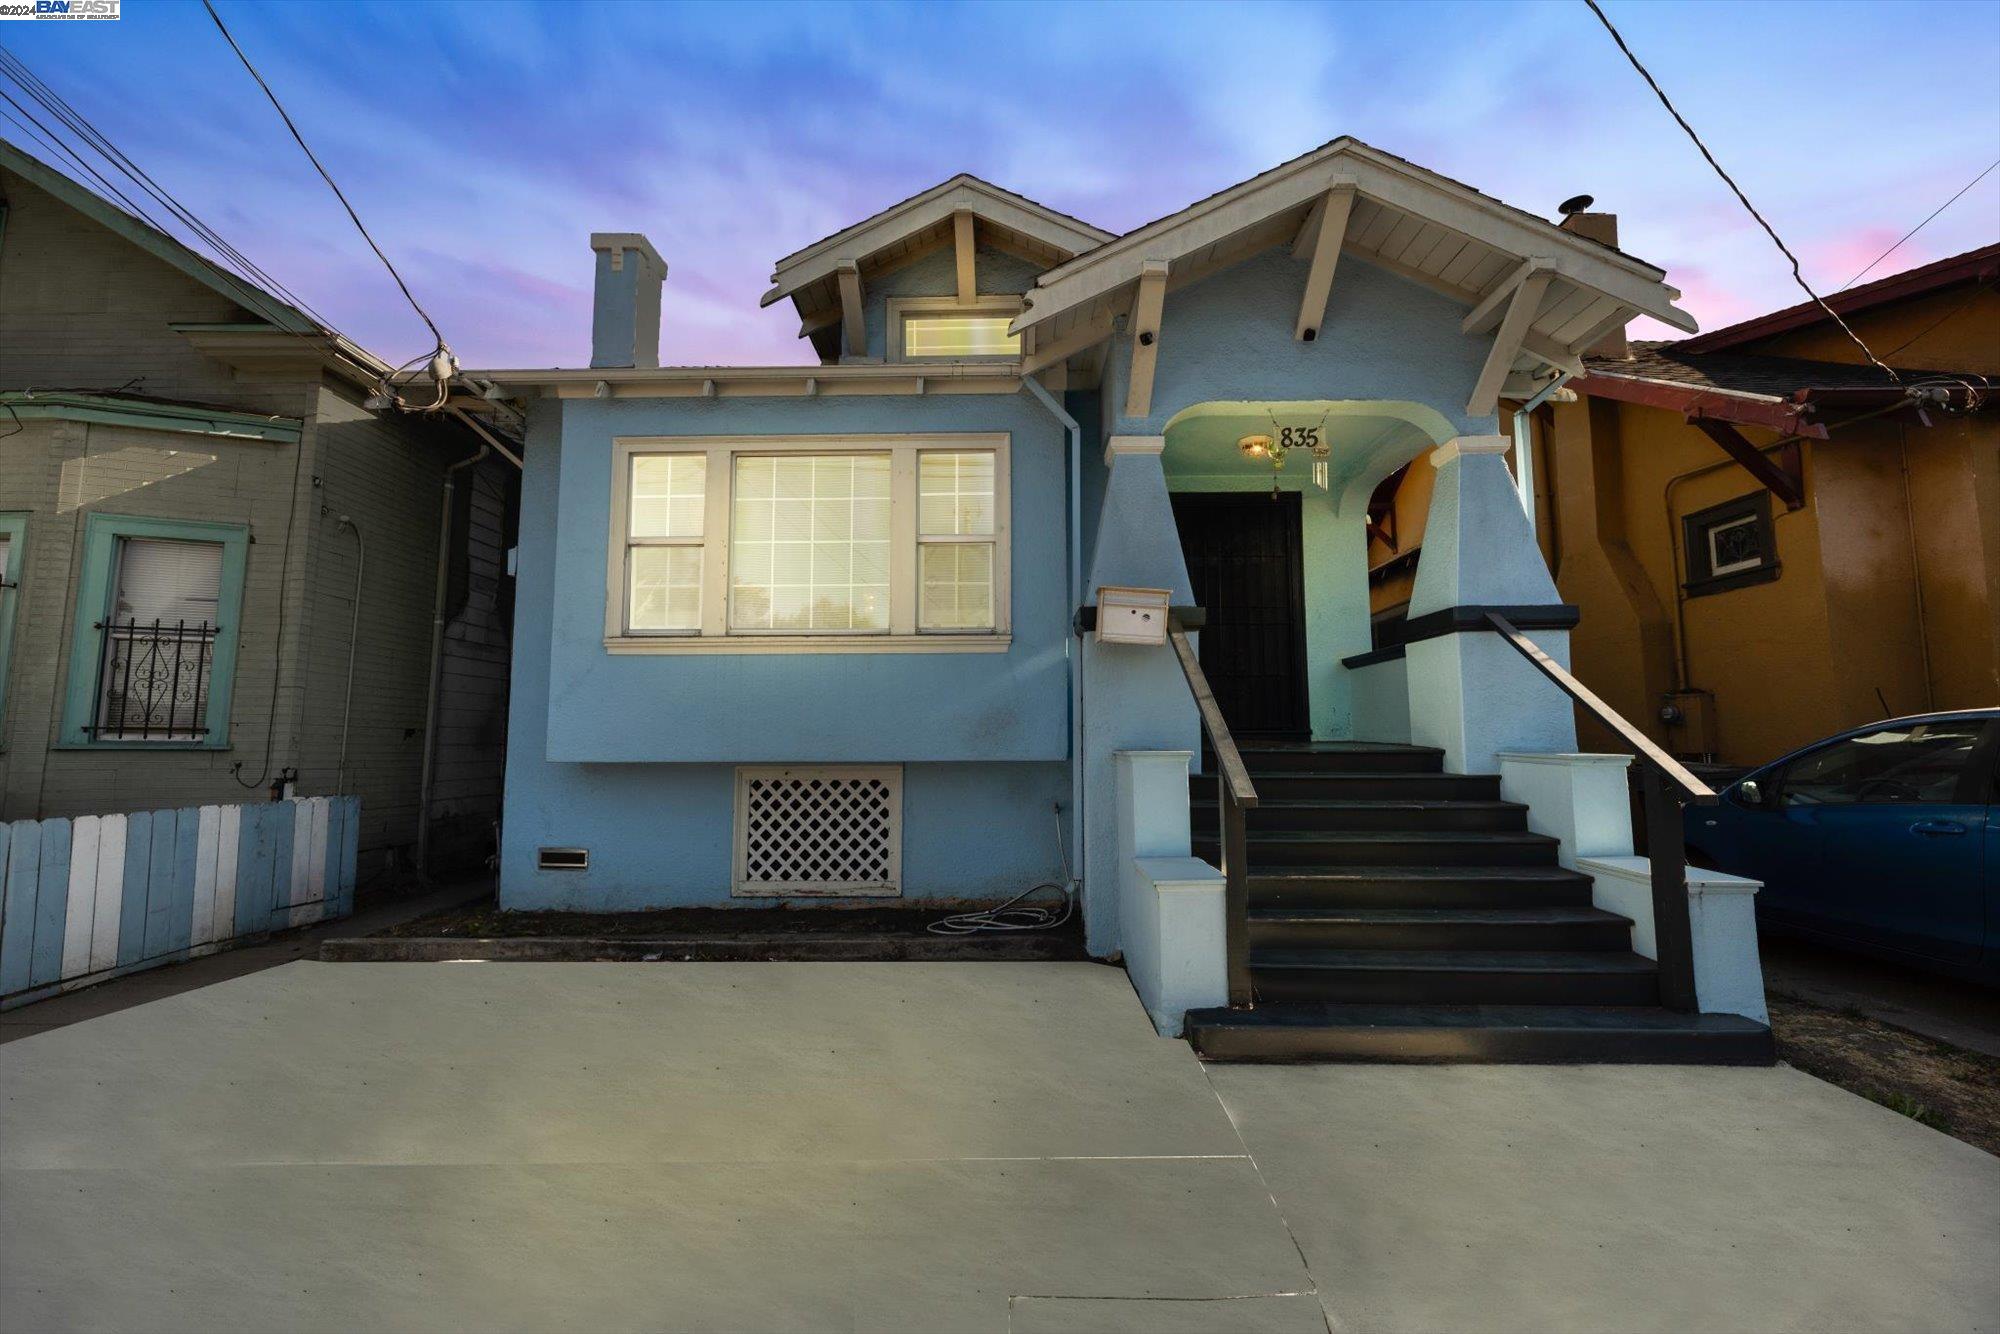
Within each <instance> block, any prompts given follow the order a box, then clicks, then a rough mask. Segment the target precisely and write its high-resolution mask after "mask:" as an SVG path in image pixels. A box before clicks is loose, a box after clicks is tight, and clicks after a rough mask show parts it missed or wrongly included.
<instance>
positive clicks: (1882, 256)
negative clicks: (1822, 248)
mask: <svg viewBox="0 0 2000 1334" xmlns="http://www.w3.org/2000/svg"><path fill="white" fill-rule="evenodd" d="M1995 167H2000V158H1995V159H1993V161H1991V162H1989V163H1987V164H1986V170H1985V171H1982V172H1980V173H1979V174H1978V175H1977V176H1974V177H1973V178H1972V179H1971V180H1969V181H1967V182H1966V183H1965V184H1964V185H1963V186H1961V187H1960V188H1959V191H1958V193H1957V194H1955V195H1953V196H1952V197H1951V198H1949V199H1947V200H1945V201H1944V202H1943V203H1942V204H1939V205H1938V206H1937V207H1936V208H1934V209H1932V210H1931V214H1930V218H1925V219H1924V220H1923V221H1922V222H1920V223H1918V224H1917V225H1916V226H1914V227H1912V228H1910V230H1908V231H1907V232H1904V233H1903V241H1907V240H1909V239H1910V238H1911V237H1912V236H1915V235H1916V234H1917V233H1918V232H1920V231H1922V230H1923V229H1924V228H1925V227H1927V226H1929V225H1930V221H1931V218H1935V217H1936V216H1937V215H1938V214H1940V213H1942V212H1944V211H1945V210H1946V209H1948V208H1950V207H1951V206H1952V205H1953V204H1956V203H1957V202H1958V201H1959V200H1960V199H1961V198H1962V197H1964V195H1965V192H1966V191H1967V190H1970V189H1971V188H1972V187H1973V186H1975V185H1977V184H1979V183H1980V182H1981V181H1983V180H1985V179H1986V178H1987V177H1988V176H1989V175H1991V174H1992V172H1993V169H1994V168H1995ZM1903 241H1898V242H1896V244H1894V245H1892V246H1890V247H1889V248H1888V249H1887V250H1884V251H1883V252H1882V253H1881V254H1879V255H1877V256H1875V258H1874V259H1871V260H1869V261H1868V269H1872V268H1874V267H1875V266H1876V265H1877V264H1880V263H1881V262H1882V261H1883V260H1885V259H1887V258H1889V256H1891V255H1893V254H1895V253H1896V252H1897V251H1898V250H1901V249H1902V248H1903ZM1868 269H1863V270H1862V271H1861V272H1860V273H1857V274H1855V275H1854V276H1853V277H1852V278H1849V279H1848V280H1847V281H1846V282H1844V283H1842V284H1841V285H1840V290H1841V291H1843V292H1845V291H1846V290H1847V289H1848V288H1850V287H1852V286H1854V284H1856V283H1858V282H1860V281H1861V279H1862V277H1863V275H1865V274H1866V273H1867V272H1868Z"/></svg>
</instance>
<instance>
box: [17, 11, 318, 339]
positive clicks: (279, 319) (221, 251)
mask: <svg viewBox="0 0 2000 1334" xmlns="http://www.w3.org/2000/svg"><path fill="white" fill-rule="evenodd" d="M0 73H5V74H6V75H7V76H8V77H9V78H11V79H13V81H14V83H15V84H16V85H17V86H18V87H19V88H20V89H21V91H22V92H24V93H26V94H27V95H28V96H29V98H30V99H31V100H33V101H35V102H36V103H37V104H39V105H40V106H41V107H42V108H43V109H44V110H46V111H47V112H48V113H49V114H50V115H51V116H52V117H54V118H55V119H56V120H57V121H59V122H61V123H62V125H63V126H65V127H66V128H67V129H68V130H69V131H70V133H71V134H73V135H75V136H76V137H77V138H78V139H80V140H81V141H82V142H83V143H84V145H85V146H86V147H88V148H90V149H91V150H93V151H94V152H96V153H97V155H98V156H99V157H101V158H103V159H104V160H105V161H106V162H107V163H109V164H110V165H111V166H112V168H113V169H115V170H116V171H117V172H119V173H121V174H122V175H124V176H125V177H126V178H127V179H128V180H130V181H131V182H132V183H133V184H134V185H136V186H138V187H139V190H140V191H141V192H142V193H143V194H144V195H148V196H150V197H151V198H152V199H153V200H155V201H156V202H158V203H159V204H160V205H161V206H163V207H164V208H165V209H166V210H167V211H168V213H169V214H170V215H171V216H173V217H174V218H175V219H177V220H178V221H180V222H181V223H182V225H183V226H185V227H186V228H187V230H188V231H190V232H192V233H193V234H194V235H195V237H196V238H198V239H199V240H201V241H202V242H204V243H205V244H207V245H208V246H209V247H210V248H211V249H212V250H214V251H215V252H216V254H217V256H218V257H219V259H220V260H221V265H222V267H223V268H225V269H226V270H231V269H233V270H234V272H233V273H232V274H231V276H232V277H236V278H239V279H242V280H244V281H245V283H246V284H247V292H246V295H247V296H248V297H249V298H250V299H249V300H247V301H246V302H245V304H246V305H249V306H251V307H253V308H254V309H256V310H257V311H258V313H260V314H262V315H263V316H264V317H265V318H267V319H269V320H271V321H272V322H273V323H274V324H277V325H278V326H280V327H281V328H282V327H284V326H286V325H288V324H291V323H292V322H293V320H292V316H293V315H294V314H303V315H305V316H307V317H308V318H309V319H311V320H313V321H315V322H317V323H318V324H319V326H320V327H321V328H322V329H324V330H325V331H326V332H328V333H332V334H335V335H337V336H340V337H345V335H342V334H340V333H339V330H337V329H335V328H334V327H333V325H332V323H331V322H330V321H329V320H327V318H326V317H325V316H324V315H321V314H320V313H319V312H318V311H317V310H314V309H313V308H312V307H311V306H310V305H308V304H307V303H306V302H305V300H304V299H303V298H301V297H300V296H299V295H298V294H297V293H295V292H293V291H291V290H290V289H289V288H287V287H286V286H285V285H284V284H283V283H281V282H279V281H278V280H277V279H276V278H275V277H273V276H272V275H271V274H269V273H268V272H266V271H265V270H264V269H263V268H261V267H260V266H259V265H258V264H257V263H256V262H255V261H253V260H251V259H250V258H249V256H247V255H245V254H244V253H243V252H242V251H240V250H238V249H237V248H236V247H235V246H234V245H232V244H230V242H229V241H228V240H227V239H226V238H225V237H223V236H222V235H221V233H219V232H217V231H216V230H215V229H214V228H213V227H210V226H209V225H208V224H207V223H206V222H204V221H202V219H201V218H199V217H198V216H196V215H195V213H194V212H193V211H192V210H191V209H189V208H188V207H187V206H186V205H184V204H182V203H181V202H180V201H179V200H178V199H177V198H175V197H174V195H173V194H172V193H171V192H170V191H168V190H167V189H166V187H164V186H162V185H160V184H159V182H157V181H155V180H154V179H153V177H152V176H151V175H149V174H148V173H147V172H146V171H145V169H144V168H142V167H140V166H139V165H138V163H136V162H134V161H133V160H132V159H131V158H130V157H129V156H127V155H126V154H125V152H124V151H123V150H122V149H120V148H119V147H118V146H117V145H116V144H115V143H113V142H112V141H111V140H110V138H109V137H108V136H106V135H105V134H104V132H103V131H101V130H99V129H98V128H97V127H96V126H95V125H93V124H92V123H91V122H90V120H89V118H88V117H86V116H84V115H83V113H82V112H80V111H78V110H77V109H76V108H75V107H74V106H72V105H71V104H70V103H69V102H67V101H65V100H64V99H63V97H62V95H61V94H60V93H58V92H56V91H55V90H54V89H53V88H51V87H50V86H49V85H48V84H47V83H46V82H44V81H43V80H42V79H41V78H39V77H38V76H37V75H36V74H35V73H34V71H33V70H30V69H29V68H28V67H27V66H26V65H25V64H23V63H22V61H21V59H20V57H18V56H16V55H14V54H13V53H12V52H11V51H8V50H7V49H6V48H5V47H0ZM0 99H4V100H6V101H7V102H8V103H9V104H10V105H12V106H13V107H14V108H15V109H16V110H19V111H20V112H21V113H22V114H23V115H25V116H28V117H29V118H30V121H31V122H32V121H33V119H34V117H33V113H31V112H29V111H28V110H27V109H26V108H24V107H22V106H21V104H20V103H18V102H16V101H14V99H13V98H12V97H11V96H9V95H8V94H7V92H6V91H5V89H4V88H0ZM8 119H10V120H11V119H13V117H11V116H10V117H8ZM15 123H16V124H17V125H18V124H20V123H21V122H19V121H18V120H17V121H15ZM23 128H24V129H32V131H33V132H34V133H35V135H36V136H37V137H38V138H40V139H41V141H42V142H44V143H46V144H48V145H50V146H51V147H53V148H54V149H55V150H56V151H58V152H59V153H62V154H63V155H65V156H67V157H68V158H69V159H70V161H71V162H73V163H75V164H76V166H77V168H78V169H79V170H80V171H82V172H83V173H84V174H86V175H88V176H89V177H90V178H91V179H93V180H95V181H96V182H97V183H98V185H99V186H101V187H102V188H103V189H104V190H105V192H106V193H107V194H109V195H110V196H112V197H113V198H115V199H117V200H118V201H119V202H120V203H122V204H123V205H124V206H125V208H126V211H127V212H129V213H131V214H132V215H133V216H134V217H136V218H138V219H139V220H140V221H142V222H144V223H146V224H147V225H148V226H150V227H152V228H153V229H154V230H156V231H160V232H169V233H170V229H169V228H168V227H166V226H164V225H162V224H161V223H160V221H159V220H158V219H157V218H155V217H153V216H152V215H151V214H150V213H148V212H147V211H146V210H145V208H143V207H142V206H140V205H139V204H138V203H136V202H134V201H133V199H132V198H131V197H130V196H129V195H127V194H125V193H124V192H123V191H122V190H121V189H120V188H119V187H118V186H117V185H115V184H114V183H113V182H112V181H111V180H110V179H108V178H107V177H106V176H105V175H104V173H103V172H100V171H98V170H97V169H96V168H95V167H93V166H92V165H91V164H90V163H89V162H87V161H85V160H84V159H83V158H82V157H81V156H80V155H79V154H78V153H77V152H76V150H75V149H73V148H71V147H70V146H69V145H68V144H66V143H64V142H62V141H61V140H60V139H58V138H55V137H53V136H51V135H50V134H49V133H48V132H46V131H45V130H44V129H43V128H42V127H40V126H39V125H34V124H30V125H28V126H23ZM272 292H275V293H277V294H278V295H279V296H280V297H282V298H283V299H284V300H285V301H288V302H290V303H291V305H292V306H293V307H294V310H293V311H290V312H288V311H284V310H282V309H280V308H279V307H278V306H277V304H276V303H275V302H273V301H272V299H271V297H270V293H272ZM292 332H295V333H298V332H301V331H299V330H296V329H294V330H292ZM349 341H352V340H349Z"/></svg>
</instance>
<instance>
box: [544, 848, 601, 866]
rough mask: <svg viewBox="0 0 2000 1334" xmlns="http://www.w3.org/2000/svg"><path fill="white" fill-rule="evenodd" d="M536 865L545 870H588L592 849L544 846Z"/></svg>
mask: <svg viewBox="0 0 2000 1334" xmlns="http://www.w3.org/2000/svg"><path fill="white" fill-rule="evenodd" d="M535 865H536V866H538V867H539V868H541V869H542V870H544V871H587V870H589V869H590V849H589V848H542V849H540V851H539V853H538V854H537V856H536V858H535Z"/></svg>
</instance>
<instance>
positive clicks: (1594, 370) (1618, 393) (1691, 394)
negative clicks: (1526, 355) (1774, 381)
mask: <svg viewBox="0 0 2000 1334" xmlns="http://www.w3.org/2000/svg"><path fill="white" fill-rule="evenodd" d="M1569 387H1570V388H1572V389H1574V390H1576V392H1578V393H1579V394H1585V395H1589V396H1591V397H1594V398H1609V399H1614V400H1616V401H1618V402H1621V403H1631V404H1633V405H1635V406H1637V407H1646V408H1661V409H1664V410H1666V411H1668V412H1678V413H1680V414H1681V415H1682V416H1683V417H1689V418H1693V417H1705V418H1708V419H1710V420H1717V421H1726V422H1734V423H1736V424H1738V425H1742V426H1759V427H1762V428H1764V429H1765V430H1770V431H1777V432H1779V433H1780V434H1783V435H1804V436H1810V437H1812V438H1814V439H1824V438H1825V436H1826V428H1825V427H1824V426H1822V425H1819V424H1818V423H1815V422H1810V421H1807V420H1806V417H1807V414H1808V413H1810V411H1811V408H1810V407H1809V406H1808V405H1807V404H1805V403H1801V402H1796V401H1793V400H1791V399H1785V398H1780V397H1778V396H1777V395H1775V394H1753V393H1749V392H1747V391H1745V390H1740V389H1719V388H1716V387H1714V386H1710V385H1691V384H1681V383H1679V382H1678V381H1674V380H1655V379H1650V378H1648V377H1646V376H1642V375H1620V374H1618V373H1617V372H1616V371H1608V370H1604V369H1602V368H1600V367H1595V366H1593V367H1590V368H1589V369H1588V373H1587V374H1585V375H1583V376H1581V377H1579V378H1577V379H1574V380H1571V381H1570V382H1569Z"/></svg>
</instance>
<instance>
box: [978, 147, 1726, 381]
mask: <svg viewBox="0 0 2000 1334" xmlns="http://www.w3.org/2000/svg"><path fill="white" fill-rule="evenodd" d="M1336 192H1344V193H1347V194H1350V195H1351V196H1352V202H1351V204H1350V205H1349V206H1348V210H1347V220H1346V227H1345V231H1344V234H1343V240H1342V246H1341V248H1342V249H1343V250H1344V251H1346V252H1349V253H1352V254H1355V255H1357V256H1359V257H1360V258H1362V259H1364V260H1367V261H1368V262H1370V263H1372V264H1375V265H1378V266H1380V267H1382V268H1386V269H1388V270H1389V271H1390V272H1392V273H1395V274H1398V275H1400V276H1402V277H1405V278H1408V279H1411V280H1413V281H1416V282H1418V283H1420V284H1422V285H1424V286H1427V287H1430V288H1432V289H1434V290H1436V291H1438V292H1441V293H1443V294H1444V295H1446V296H1448V297H1451V298H1452V299H1454V300H1457V301H1460V302H1462V303H1464V304H1467V305H1471V306H1475V307H1478V306H1481V305H1482V304H1483V303H1485V302H1486V301H1488V300H1490V299H1498V298H1501V297H1504V296H1505V295H1506V294H1507V293H1508V292H1509V291H1510V290H1511V289H1512V288H1513V286H1514V285H1516V284H1517V283H1519V282H1520V281H1521V279H1522V276H1523V275H1524V273H1527V272H1533V271H1535V269H1533V268H1530V266H1531V265H1532V266H1538V268H1539V270H1540V271H1543V272H1546V273H1548V274H1549V278H1548V280H1547V284H1546V287H1545V289H1544V290H1543V292H1542V295H1541V298H1540V300H1539V302H1538V303H1537V305H1536V313H1535V315H1534V318H1533V320H1532V323H1531V324H1530V325H1529V326H1528V329H1527V334H1526V338H1525V340H1524V346H1525V348H1526V349H1527V350H1526V351H1525V352H1524V353H1523V358H1522V359H1523V361H1524V362H1525V363H1527V364H1529V365H1530V366H1534V365H1540V364H1544V363H1548V364H1557V365H1562V366H1564V367H1566V368H1575V367H1576V366H1577V354H1578V352H1579V351H1580V350H1581V349H1582V348H1585V347H1588V346H1590V345H1591V344H1593V343H1594V342H1596V341H1597V339H1599V338H1601V337H1602V336H1603V334H1604V332H1606V331H1607V330H1608V329H1611V328H1616V327H1620V326H1622V324H1623V323H1624V322H1625V321H1627V320H1630V319H1631V318H1632V317H1633V316H1634V315H1637V314H1646V315H1651V316H1653V317H1654V318H1656V319H1659V320H1661V321H1663V322H1665V323H1667V324H1670V325H1672V326H1674V327H1675V328H1678V329H1683V330H1688V331H1690V332H1691V331H1693V330H1694V329H1695V327H1696V325H1695V321H1694V318H1693V317H1692V316H1690V315H1689V314H1687V312H1685V311H1683V310H1681V309H1679V308H1678V307H1677V306H1675V305H1674V304H1673V303H1674V301H1675V300H1676V299H1677V298H1678V297H1679V296H1680V293H1679V291H1678V290H1676V289H1675V288H1673V287H1671V286H1669V285H1667V283H1666V282H1665V281H1664V278H1665V273H1664V271H1663V270H1661V269H1659V268H1657V267H1655V266H1654V265H1651V264H1648V263H1646V262H1645V261H1643V260H1640V259H1636V258H1634V257H1633V256H1631V255H1628V254H1626V253H1624V252H1623V251H1621V250H1618V249H1616V248H1614V247H1611V246H1608V245H1605V244H1603V243H1602V242H1599V241H1594V240H1591V239H1590V238H1588V237H1585V236H1581V235H1579V234H1577V233H1575V232H1571V231H1566V230H1564V229H1563V228H1561V227H1559V226H1557V225H1556V224H1554V223H1552V222H1549V221H1548V220H1547V219H1545V218H1539V217H1536V216H1535V215H1534V214H1531V213H1527V212H1525V211H1523V210H1521V209H1518V208H1514V207H1513V206H1511V205H1508V204H1505V203H1502V202H1501V201H1500V200H1498V199H1495V198H1493V197H1491V196H1490V195H1485V194H1481V193H1480V192H1479V191H1477V190H1475V189H1473V188H1472V187H1470V186H1468V185H1465V184H1463V183H1462V182H1459V181H1454V180H1452V179H1450V178H1449V177H1445V176H1440V175H1439V174H1438V173H1436V172H1433V171H1428V170H1426V169H1424V168H1422V167H1419V166H1416V165H1415V164H1414V163H1411V162H1408V161H1406V160H1405V159H1403V158H1399V157H1396V156H1395V155H1394V154H1390V153H1385V152H1382V151H1381V150H1380V149H1377V148H1372V147H1370V146H1369V145H1367V144H1364V143H1362V142H1361V141H1360V140H1358V139H1354V138H1352V137H1342V138H1339V139H1335V140H1333V141H1332V142H1331V143H1328V144H1324V145H1322V146H1320V147H1319V148H1316V149H1314V150H1313V151H1312V152H1310V153H1306V154H1304V155H1302V156H1300V157H1296V158H1293V159H1292V160H1291V161H1289V162H1286V163H1283V164H1281V165H1279V166H1277V167H1273V168H1272V169H1271V170H1269V171H1266V172H1263V173H1262V174H1260V175H1257V176H1253V177H1251V178H1250V179H1249V180H1247V181H1244V182H1242V183H1240V184H1238V185H1233V186H1231V187H1229V188H1228V189H1226V190H1223V191H1221V192H1219V193H1217V194H1213V195H1210V196H1209V197H1208V198H1206V199H1203V200H1200V201H1198V202H1196V203H1194V204H1191V205H1189V206H1188V207H1187V208H1184V209H1182V210H1181V211H1180V212H1178V213H1173V214H1170V215H1168V216H1167V217H1164V218H1159V219H1156V220H1155V221H1153V222H1149V223H1147V224H1146V225H1145V226H1143V227H1139V228H1136V229H1134V230H1132V231H1130V232H1127V233H1126V234H1125V235H1123V236H1121V237H1118V238H1117V239H1116V240H1112V241H1108V242H1106V243H1105V244H1103V245H1100V246H1098V247H1096V248H1095V249H1093V250H1089V251H1086V252H1084V253H1083V254H1081V255H1079V256H1077V257H1076V258H1074V259H1072V260H1069V261H1068V262H1066V263H1064V264H1062V265H1059V266H1057V267H1056V268H1053V269H1050V270H1049V271H1048V272H1046V273H1044V274H1042V276H1041V277H1040V279H1038V280H1037V282H1036V284H1035V287H1034V289H1033V290H1031V291H1030V292H1029V293H1028V294H1027V309H1026V310H1025V311H1024V312H1023V313H1022V315H1021V316H1020V318H1019V319H1017V320H1015V321H1014V326H1013V327H1014V328H1015V329H1016V330H1017V331H1019V330H1025V329H1028V328H1034V327H1038V326H1039V327H1042V328H1043V335H1042V337H1043V341H1044V342H1057V343H1061V342H1062V341H1063V339H1064V335H1065V334H1066V333H1067V332H1068V331H1070V330H1073V329H1076V328H1078V326H1080V325H1094V324H1099V323H1102V322H1103V321H1105V320H1108V319H1109V318H1110V317H1111V316H1112V315H1114V314H1116V313H1123V311H1124V310H1126V309H1128V308H1129V307H1130V305H1131V301H1132V293H1133V289H1134V287H1135V285H1136V284H1137V282H1138V279H1139V278H1140V276H1141V274H1142V273H1143V272H1145V271H1146V270H1147V267H1148V266H1149V265H1158V264H1160V263H1165V264H1166V265H1167V266H1168V267H1167V286H1168V288H1169V289H1171V288H1173V287H1176V286H1180V285H1184V284H1186V283H1189V282H1193V281H1196V280H1197V279H1199V278H1201V277H1204V276H1206V275H1207V274H1209V273H1213V272H1216V271H1218V270H1219V269H1221V268H1225V267H1227V266H1228V265H1230V264H1233V263H1235V262H1236V261H1237V260H1240V259H1245V258H1248V257H1249V256H1250V255H1251V254H1254V253H1257V252H1258V251H1261V250H1264V249H1267V248H1269V247H1271V246H1273V245H1278V244H1291V243H1293V241H1294V239H1295V238H1296V239H1297V243H1298V244H1297V249H1298V250H1299V251H1301V252H1302V251H1303V250H1305V249H1307V248H1309V246H1308V243H1309V241H1310V240H1311V239H1312V232H1313V229H1315V228H1316V227H1317V225H1318V220H1319V218H1320V217H1321V212H1322V209H1323V208H1324V205H1323V204H1322V202H1321V201H1322V200H1323V199H1326V198H1329V197H1331V196H1332V195H1333V194H1334V193H1336Z"/></svg>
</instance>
